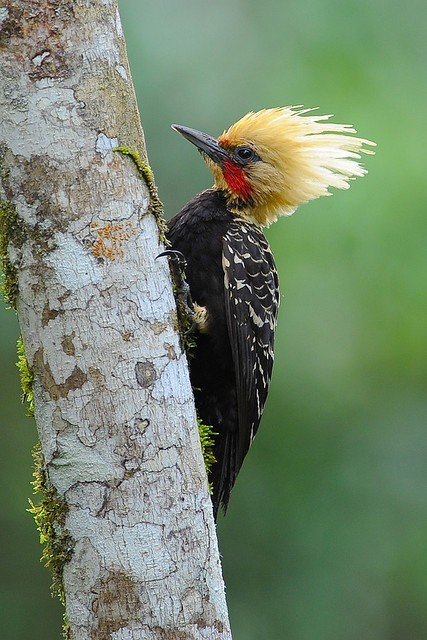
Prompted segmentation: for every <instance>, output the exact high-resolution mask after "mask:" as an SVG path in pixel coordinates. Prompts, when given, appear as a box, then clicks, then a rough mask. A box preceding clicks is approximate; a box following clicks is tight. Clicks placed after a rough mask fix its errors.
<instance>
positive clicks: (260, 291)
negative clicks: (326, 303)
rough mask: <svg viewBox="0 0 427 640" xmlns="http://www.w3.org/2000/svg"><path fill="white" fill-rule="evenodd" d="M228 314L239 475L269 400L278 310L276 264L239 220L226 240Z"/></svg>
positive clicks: (260, 238)
mask: <svg viewBox="0 0 427 640" xmlns="http://www.w3.org/2000/svg"><path fill="white" fill-rule="evenodd" d="M222 264H223V269H224V285H225V310H226V317H227V325H228V331H229V335H230V342H231V349H232V353H233V361H234V366H235V369H236V385H237V406H238V414H239V425H238V428H239V438H238V447H237V452H236V454H237V460H236V462H237V471H238V469H239V468H240V466H241V464H242V462H243V459H244V457H245V455H246V453H247V451H248V449H249V447H250V445H251V442H252V439H253V437H254V436H255V434H256V432H257V429H258V425H259V422H260V420H261V415H262V412H263V409H264V405H265V401H266V399H267V393H268V387H269V384H270V380H271V372H272V367H273V360H274V351H273V347H274V332H275V328H276V318H277V311H278V306H279V283H278V278H277V271H276V265H275V263H274V258H273V255H272V253H271V250H270V247H269V245H268V242H267V240H266V238H265V236H264V234H263V233H262V231H261V230H260V229H259V228H258V227H256V226H255V225H253V224H251V223H248V222H245V221H236V222H234V223H232V224H231V225H230V227H229V229H228V231H227V233H226V234H225V236H224V239H223V255H222Z"/></svg>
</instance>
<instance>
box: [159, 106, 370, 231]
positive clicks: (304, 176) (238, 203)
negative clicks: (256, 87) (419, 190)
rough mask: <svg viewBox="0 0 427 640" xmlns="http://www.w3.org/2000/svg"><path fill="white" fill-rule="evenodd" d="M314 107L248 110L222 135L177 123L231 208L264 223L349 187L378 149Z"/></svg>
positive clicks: (173, 126) (250, 218)
mask: <svg viewBox="0 0 427 640" xmlns="http://www.w3.org/2000/svg"><path fill="white" fill-rule="evenodd" d="M312 111H313V109H302V108H301V107H281V108H276V109H263V110H262V111H257V112H256V113H252V112H251V113H248V114H247V115H245V116H244V117H243V118H241V119H240V120H238V122H236V123H235V124H233V125H232V126H231V127H230V128H229V129H228V130H227V131H224V133H223V134H222V135H220V136H219V138H213V137H212V136H209V135H207V134H206V133H202V132H200V131H196V130H195V129H190V128H188V127H183V126H181V125H172V128H173V129H175V130H176V131H178V132H179V133H181V134H182V135H183V136H184V137H185V138H187V140H189V141H190V142H192V143H193V144H194V145H195V146H196V147H197V148H198V149H199V151H200V152H201V153H202V156H203V158H204V159H205V161H206V163H207V165H208V166H209V168H210V169H211V171H212V173H213V175H214V178H215V187H216V188H218V189H222V190H224V191H225V193H226V194H227V197H228V201H229V207H230V209H231V210H232V211H234V212H235V213H237V214H238V215H241V216H244V217H246V218H248V219H249V220H251V221H252V222H255V223H257V224H259V225H262V226H268V225H270V224H271V223H272V222H275V221H276V220H277V217H278V216H279V215H291V214H292V213H293V212H294V211H295V209H296V208H297V207H298V206H299V205H300V204H303V203H304V202H308V201H309V200H313V199H314V198H318V197H319V196H326V195H331V194H330V192H329V191H328V189H329V187H336V188H337V189H348V187H349V186H350V184H349V181H350V180H351V179H352V178H355V177H357V176H363V175H364V174H365V173H366V170H365V169H364V168H363V167H362V166H361V164H360V163H359V162H358V161H359V160H360V153H361V152H364V153H374V152H373V151H372V150H370V149H369V148H366V147H365V146H364V145H366V146H367V147H369V146H375V143H374V142H371V141H369V140H364V139H362V138H357V137H355V136H351V135H348V134H353V133H356V131H355V129H353V127H351V126H350V125H345V124H333V123H331V122H328V120H329V118H330V117H331V116H329V115H328V116H319V115H307V114H308V113H311V112H312Z"/></svg>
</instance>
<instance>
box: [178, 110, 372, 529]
mask: <svg viewBox="0 0 427 640" xmlns="http://www.w3.org/2000/svg"><path fill="white" fill-rule="evenodd" d="M312 111H313V110H312V109H302V108H301V107H284V108H276V109H263V110H262V111H258V112H257V113H248V114H247V115H245V116H244V117H243V118H242V119H241V120H239V121H238V122H236V123H235V124H234V125H232V126H231V127H230V128H229V129H228V130H227V131H224V133H223V134H222V135H220V136H219V138H217V139H216V138H213V137H211V136H209V135H207V134H206V133H202V132H200V131H196V130H195V129H190V128H188V127H183V126H181V125H172V128H173V129H175V130H176V131H178V133H180V134H182V135H183V136H184V137H185V138H187V140H189V141H190V142H191V143H192V144H194V145H195V146H196V147H197V149H198V150H199V151H200V152H201V155H202V157H203V159H204V160H205V162H206V163H207V165H208V167H209V169H210V170H211V171H212V173H213V175H214V179H215V182H214V185H213V187H212V188H211V189H208V190H207V191H203V192H202V193H200V194H199V195H197V196H196V197H195V198H194V199H193V200H191V201H190V202H189V203H188V204H186V205H185V206H184V208H183V209H182V211H180V212H179V213H178V214H177V215H176V216H175V217H174V218H173V219H172V220H171V221H170V222H169V224H168V233H167V236H168V239H169V240H170V243H171V245H172V249H173V250H176V251H180V252H181V253H182V254H183V255H184V257H185V259H186V262H187V266H186V279H187V283H188V285H189V288H190V293H191V297H192V300H193V302H194V308H195V323H196V332H195V340H196V348H195V350H194V356H193V357H192V358H190V375H191V382H192V385H193V389H194V396H195V402H196V407H197V411H198V414H199V417H200V418H201V419H202V421H203V422H204V423H205V424H207V425H211V426H212V427H213V432H214V433H216V434H217V435H216V437H215V446H214V454H215V458H216V463H215V464H214V465H213V467H212V469H211V472H210V478H209V479H210V481H211V483H212V485H213V495H212V501H213V507H214V514H215V517H216V515H217V512H218V508H219V506H222V507H223V509H224V511H225V510H226V508H227V505H228V501H229V498H230V492H231V489H232V488H233V485H234V482H235V480H236V477H237V474H238V472H239V470H240V468H241V466H242V463H243V460H244V458H245V456H246V453H247V452H248V449H249V447H250V445H251V442H252V440H253V438H254V436H255V434H256V432H257V429H258V425H259V422H260V419H261V415H262V412H263V409H264V405H265V402H266V398H267V392H268V387H269V384H270V379H271V372H272V367H273V359H274V352H273V346H274V332H275V328H276V317H277V310H278V306H279V286H278V278H277V271H276V266H275V263H274V258H273V256H272V254H271V251H270V247H269V245H268V242H267V240H266V238H265V237H264V234H263V232H262V228H263V227H268V226H269V225H270V224H271V223H272V222H275V221H276V220H277V218H278V217H279V216H280V215H285V216H286V215H291V214H292V213H293V212H294V211H295V209H296V208H297V207H298V206H299V205H301V204H303V203H304V202H307V201H309V200H313V199H314V198H318V197H319V196H326V195H331V194H330V192H329V190H328V189H329V187H335V188H337V189H347V188H348V187H349V186H350V184H349V181H350V180H351V179H352V178H354V177H356V176H363V175H364V174H365V173H366V171H365V169H364V168H363V167H362V166H361V164H360V163H359V160H360V152H365V153H373V151H370V150H369V148H366V147H369V146H371V145H374V143H373V142H370V141H369V140H364V139H361V138H357V137H355V136H351V135H348V134H353V133H356V131H355V130H354V129H353V128H352V127H351V126H349V125H342V124H333V123H331V122H329V118H330V117H331V116H319V115H315V114H313V113H312ZM307 114H309V115H307Z"/></svg>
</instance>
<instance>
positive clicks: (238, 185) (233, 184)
mask: <svg viewBox="0 0 427 640" xmlns="http://www.w3.org/2000/svg"><path fill="white" fill-rule="evenodd" d="M222 173H223V175H224V180H225V181H226V183H227V185H228V188H229V189H230V191H232V192H233V193H235V194H236V195H237V196H239V198H242V199H243V200H249V199H250V197H251V196H252V187H251V185H250V182H249V181H248V179H247V178H246V174H245V172H244V170H243V169H242V168H241V167H239V166H237V164H234V162H232V161H231V160H226V161H225V162H224V166H223V169H222Z"/></svg>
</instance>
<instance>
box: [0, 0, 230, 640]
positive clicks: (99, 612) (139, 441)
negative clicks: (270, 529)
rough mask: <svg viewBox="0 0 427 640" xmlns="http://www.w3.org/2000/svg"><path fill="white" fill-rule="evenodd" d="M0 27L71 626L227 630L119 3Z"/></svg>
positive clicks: (83, 2)
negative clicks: (134, 154) (126, 152)
mask: <svg viewBox="0 0 427 640" xmlns="http://www.w3.org/2000/svg"><path fill="white" fill-rule="evenodd" d="M0 29H1V31H0V47H1V55H2V59H3V62H2V73H1V75H0V101H1V103H0V109H1V114H2V115H1V120H0V153H1V172H0V180H1V185H0V197H1V199H2V201H3V204H2V208H1V211H2V216H3V218H2V219H3V247H4V255H3V261H4V267H5V272H6V274H7V282H6V284H5V286H6V289H7V291H6V294H7V295H8V296H9V299H10V301H11V302H12V303H15V304H16V308H17V310H18V316H19V321H20V326H21V331H22V336H23V340H24V345H25V353H26V358H27V360H28V363H29V368H30V371H31V372H32V374H33V375H34V400H35V415H36V422H37V427H38V430H39V435H40V440H41V443H42V454H43V457H42V458H41V459H40V464H41V469H40V471H39V475H38V478H39V484H41V486H42V488H43V489H44V490H45V491H46V492H48V495H47V496H45V500H47V501H49V500H50V501H51V506H52V505H53V507H52V511H51V513H50V515H49V514H48V515H46V514H44V516H43V514H41V515H42V517H45V518H49V517H50V518H51V519H52V520H51V522H50V523H48V524H50V525H52V526H51V529H49V531H50V533H49V534H48V535H50V536H53V537H54V538H55V541H56V543H57V546H56V547H55V546H53V547H52V549H53V551H52V553H53V554H58V557H56V558H55V557H53V558H52V562H53V563H54V564H55V562H56V563H57V564H56V568H57V569H58V568H59V574H60V575H61V574H62V576H63V587H60V588H59V589H60V591H61V590H62V589H63V594H64V596H65V603H66V614H67V619H68V624H69V630H70V632H71V634H72V637H73V638H74V640H88V639H89V638H90V639H91V640H101V639H102V640H105V639H107V638H114V639H116V640H119V639H120V640H122V639H123V640H124V639H132V640H133V639H135V640H137V639H138V640H139V639H142V638H144V639H145V638H150V639H152V638H162V639H163V640H166V639H167V638H182V639H184V638H186V639H189V640H190V639H192V638H194V639H195V638H220V639H228V638H230V637H231V636H230V631H229V623H228V618H227V610H226V604H225V597H224V589H223V582H222V577H221V567H220V561H219V555H218V548H217V542H216V536H215V528H214V523H213V518H212V509H211V504H210V498H209V492H208V486H207V480H206V473H205V469H204V465H203V459H202V455H201V449H200V442H199V438H198V432H197V425H196V419H195V412H194V404H193V397H192V391H191V387H190V383H189V378H188V371H187V364H186V358H185V355H184V354H183V353H182V351H181V348H180V343H179V336H178V334H177V328H176V308H175V302H174V299H173V295H172V289H171V285H170V277H169V273H168V266H167V263H166V261H162V260H157V261H156V260H155V257H156V255H157V254H158V253H159V252H161V251H162V245H161V242H160V241H159V228H158V224H157V222H158V220H157V217H158V216H157V215H153V214H154V213H156V214H157V213H158V211H157V209H158V207H157V206H156V205H157V204H158V203H156V202H155V200H153V198H154V197H155V191H154V186H153V183H152V182H151V181H149V184H148V186H147V182H146V181H145V180H144V179H142V178H143V177H145V178H147V177H149V176H150V171H149V168H148V165H146V156H145V146H144V139H143V133H142V130H141V126H140V123H139V117H138V112H137V108H136V102H135V96H134V91H133V86H132V81H131V77H130V71H129V67H128V62H127V58H126V51H125V44H124V39H123V34H122V31H121V24H120V18H119V14H118V9H117V3H116V2H115V1H114V0H77V1H75V0H74V1H71V0H63V1H60V0H12V1H9V2H7V3H6V4H5V5H3V8H2V9H0ZM119 145H121V146H125V147H126V148H127V149H129V150H132V151H135V152H137V153H139V157H140V158H141V162H140V167H139V169H140V170H138V168H137V167H136V166H135V163H133V162H132V161H131V159H130V158H128V157H126V156H124V155H123V154H121V153H117V152H114V150H113V149H114V148H115V147H117V146H119ZM141 171H142V174H144V175H143V176H142V175H141ZM49 492H50V493H49ZM45 504H46V503H45ZM49 504H50V503H49ZM39 515H40V513H39Z"/></svg>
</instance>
